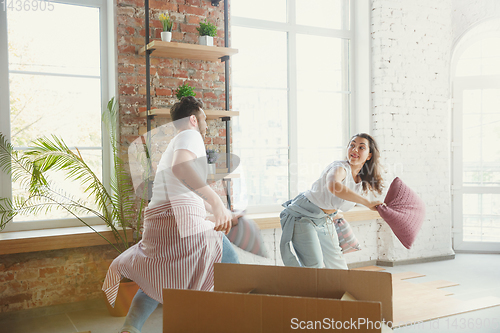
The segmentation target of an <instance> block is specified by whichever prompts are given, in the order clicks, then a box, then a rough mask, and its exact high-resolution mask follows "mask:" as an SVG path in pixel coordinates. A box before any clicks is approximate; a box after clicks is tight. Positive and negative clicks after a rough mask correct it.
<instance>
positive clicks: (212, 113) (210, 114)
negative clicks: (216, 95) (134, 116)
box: [139, 108, 240, 120]
mask: <svg viewBox="0 0 500 333" xmlns="http://www.w3.org/2000/svg"><path fill="white" fill-rule="evenodd" d="M203 111H205V114H206V115H207V119H208V120H210V119H217V118H221V117H236V116H239V115H240V113H239V112H238V111H226V110H203ZM150 112H151V115H154V116H156V117H162V118H170V108H168V109H167V108H165V109H152V110H151V111H150ZM147 115H148V112H147V111H143V112H141V113H140V114H139V116H141V117H143V118H145V117H147Z"/></svg>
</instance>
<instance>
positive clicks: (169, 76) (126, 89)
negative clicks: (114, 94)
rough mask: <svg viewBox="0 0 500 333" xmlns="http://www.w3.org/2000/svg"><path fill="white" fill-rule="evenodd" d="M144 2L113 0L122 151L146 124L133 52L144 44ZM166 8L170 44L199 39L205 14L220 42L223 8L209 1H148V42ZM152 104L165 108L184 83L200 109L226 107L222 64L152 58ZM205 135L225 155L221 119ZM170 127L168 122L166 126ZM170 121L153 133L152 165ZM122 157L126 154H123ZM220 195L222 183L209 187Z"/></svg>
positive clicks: (139, 59)
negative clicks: (198, 30)
mask: <svg viewBox="0 0 500 333" xmlns="http://www.w3.org/2000/svg"><path fill="white" fill-rule="evenodd" d="M143 6H144V2H143V1H136V0H118V1H117V22H118V27H117V33H118V36H117V41H118V88H119V106H120V134H121V146H122V147H121V148H122V153H123V154H124V155H126V151H127V149H128V147H129V145H130V143H132V142H133V141H134V140H136V139H137V138H138V135H139V128H140V127H143V128H145V127H146V119H145V118H140V117H139V113H140V112H143V111H145V110H146V60H145V56H143V55H141V56H140V55H138V54H137V50H138V49H140V48H141V47H143V46H144V34H145V28H144V24H145V23H144V7H143ZM166 12H168V13H169V14H170V16H171V18H172V19H173V22H174V23H173V27H172V42H179V43H191V44H197V43H198V32H197V30H196V27H198V26H199V22H200V21H203V20H204V19H205V18H207V20H208V21H209V22H211V23H212V24H215V25H216V26H217V37H215V38H214V44H215V45H217V46H224V7H223V2H221V3H220V5H219V7H213V6H212V5H211V2H210V1H208V0H170V1H161V2H160V1H150V10H149V17H150V27H151V34H150V41H151V40H154V39H160V33H161V31H162V25H161V22H160V21H159V19H158V18H159V15H160V13H166ZM150 74H151V106H152V108H169V107H170V106H172V105H173V104H174V103H175V102H176V101H177V98H176V97H175V90H176V89H177V87H179V86H180V85H182V84H184V83H188V84H189V85H190V86H192V87H194V91H195V93H196V97H197V98H201V99H202V100H203V102H204V104H205V109H218V110H223V109H225V93H224V90H225V77H224V63H222V62H207V61H196V60H194V61H193V60H183V59H165V58H157V57H151V69H150ZM166 123H167V120H166V119H164V118H156V119H155V120H153V121H152V124H151V126H152V128H160V127H162V125H166ZM207 124H208V129H207V136H206V138H205V144H206V146H207V148H210V149H216V150H217V151H219V152H222V153H224V152H225V151H226V147H225V143H226V139H225V132H226V130H225V123H224V122H222V121H221V120H209V121H207ZM170 127H171V126H170ZM170 129H171V128H169V125H166V126H164V127H163V128H162V129H161V130H159V131H154V132H153V137H152V142H153V145H152V155H153V167H156V164H157V163H158V162H159V159H160V157H161V154H162V153H163V152H164V151H165V149H166V147H167V145H168V142H170V140H171V138H172V137H173V136H174V135H175V133H174V132H173V131H171V130H170ZM125 160H127V158H126V157H125ZM213 187H214V189H215V190H216V191H217V192H218V193H219V194H220V195H224V190H223V187H222V182H217V183H216V184H214V185H213Z"/></svg>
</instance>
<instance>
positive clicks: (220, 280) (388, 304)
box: [163, 264, 392, 333]
mask: <svg viewBox="0 0 500 333" xmlns="http://www.w3.org/2000/svg"><path fill="white" fill-rule="evenodd" d="M214 289H215V291H214V292H202V291H195V290H175V289H164V291H163V300H164V304H163V331H164V332H204V333H205V332H207V333H208V332H230V333H240V332H241V333H246V332H248V333H258V332H269V333H278V332H296V331H297V330H299V331H300V330H302V329H307V328H309V329H307V330H314V329H315V330H325V331H328V330H335V331H336V332H354V331H358V332H381V331H382V323H383V322H384V321H385V322H388V321H391V322H392V276H391V274H389V273H384V272H369V271H354V270H349V271H344V270H333V269H315V268H298V267H283V266H262V265H233V264H216V265H215V288H214ZM345 292H349V293H350V294H351V295H352V296H353V297H354V298H355V299H356V300H355V301H351V300H340V298H341V297H342V296H343V295H344V293H345Z"/></svg>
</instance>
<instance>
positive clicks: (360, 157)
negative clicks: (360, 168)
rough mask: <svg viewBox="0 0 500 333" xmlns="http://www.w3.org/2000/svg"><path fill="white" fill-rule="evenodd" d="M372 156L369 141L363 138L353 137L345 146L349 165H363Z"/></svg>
mask: <svg viewBox="0 0 500 333" xmlns="http://www.w3.org/2000/svg"><path fill="white" fill-rule="evenodd" d="M371 157H372V154H371V153H370V143H369V142H368V140H367V139H365V138H360V137H354V138H353V139H352V140H351V142H349V146H348V147H347V160H348V161H349V163H350V164H351V165H363V164H364V163H365V162H366V161H367V160H369V159H370V158H371Z"/></svg>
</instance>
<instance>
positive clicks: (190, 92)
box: [175, 83, 196, 101]
mask: <svg viewBox="0 0 500 333" xmlns="http://www.w3.org/2000/svg"><path fill="white" fill-rule="evenodd" d="M175 96H177V99H178V100H179V101H180V100H181V98H182V97H184V96H196V93H195V92H194V88H193V87H191V86H190V85H189V84H187V83H184V84H183V85H182V86H180V87H179V88H177V90H176V91H175Z"/></svg>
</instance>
